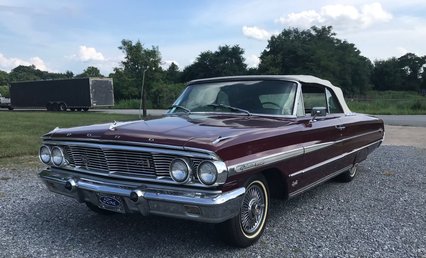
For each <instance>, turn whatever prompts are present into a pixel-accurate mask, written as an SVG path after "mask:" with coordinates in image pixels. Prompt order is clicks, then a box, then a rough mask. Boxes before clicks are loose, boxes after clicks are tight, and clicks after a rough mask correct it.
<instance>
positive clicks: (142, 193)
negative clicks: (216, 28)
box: [40, 75, 384, 247]
mask: <svg viewBox="0 0 426 258" xmlns="http://www.w3.org/2000/svg"><path fill="white" fill-rule="evenodd" d="M383 137H384V127H383V121H382V120H380V119H378V118H375V117H371V116H367V115H363V114H355V113H352V112H351V111H350V110H349V108H348V106H347V105H346V103H345V100H344V98H343V94H342V91H341V90H340V88H338V87H335V86H333V85H332V84H331V83H330V82H329V81H326V80H321V79H319V78H316V77H313V76H307V75H288V76H236V77H221V78H210V79H203V80H195V81H191V82H189V83H188V85H187V88H186V89H185V90H184V91H183V93H182V94H181V95H180V97H179V98H178V99H177V100H176V101H175V103H174V104H173V106H172V107H171V108H170V109H169V110H168V112H167V113H166V115H165V117H163V118H160V119H155V120H149V121H132V122H122V123H120V122H113V123H109V124H100V125H93V126H84V127H76V128H69V129H59V128H56V129H54V130H53V131H51V132H50V133H48V134H46V135H44V136H43V145H42V146H41V148H40V160H41V161H42V162H43V163H44V164H46V165H48V168H46V169H45V170H43V171H42V172H41V173H40V177H41V179H42V180H43V181H44V183H45V184H46V185H47V187H48V188H49V190H51V191H52V192H55V193H59V194H63V195H67V196H69V197H72V198H74V199H76V200H78V201H79V202H81V203H85V204H86V205H87V206H88V207H89V208H90V209H91V210H93V211H95V212H97V213H102V214H114V213H116V212H118V213H132V212H133V213H134V212H136V213H140V214H142V215H149V214H155V215H164V216H169V217H175V218H182V219H189V220H194V221H202V222H208V223H216V224H217V227H218V229H219V232H221V234H222V236H223V238H224V240H225V241H226V242H228V243H230V244H233V245H237V246H241V247H245V246H249V245H251V244H253V243H254V242H255V241H257V240H258V239H259V237H260V236H261V235H262V232H263V230H264V228H265V223H266V221H267V218H268V212H269V209H270V207H269V206H270V202H269V200H270V198H271V197H283V198H291V197H294V196H296V195H298V194H300V193H302V192H304V191H306V190H308V189H310V188H312V187H314V186H316V185H318V184H320V183H322V182H324V181H326V180H328V179H331V178H334V177H336V178H337V179H339V180H341V181H343V182H349V181H351V180H352V179H353V178H354V177H355V175H356V172H357V166H358V164H359V163H360V162H361V161H363V160H365V159H366V158H367V156H368V154H370V153H371V152H372V151H373V150H374V149H376V148H377V147H379V145H380V144H381V143H382V141H383Z"/></svg>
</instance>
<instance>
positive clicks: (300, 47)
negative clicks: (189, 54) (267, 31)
mask: <svg viewBox="0 0 426 258" xmlns="http://www.w3.org/2000/svg"><path fill="white" fill-rule="evenodd" d="M118 48H119V49H120V50H121V51H122V52H123V54H124V56H125V57H124V60H123V61H122V62H121V64H120V66H119V67H115V68H114V70H113V72H112V73H110V74H109V75H108V77H111V78H113V81H114V93H115V98H116V100H118V101H120V100H126V99H139V98H140V97H141V86H142V80H143V79H145V80H144V81H145V84H144V89H143V92H142V95H143V99H144V100H145V101H144V102H143V103H144V105H147V106H148V107H151V108H165V107H167V106H168V105H170V104H171V103H172V102H173V100H174V99H175V98H176V97H177V96H178V95H179V93H180V92H181V90H182V89H183V88H184V83H185V82H188V81H190V80H194V79H200V78H207V77H216V76H233V75H247V74H248V75H256V74H258V75H265V74H272V75H274V74H310V75H314V76H317V77H320V78H324V79H327V80H329V81H331V82H332V83H333V84H335V85H338V86H340V87H341V88H342V89H343V91H344V93H345V94H346V95H347V96H355V95H362V94H365V93H366V91H367V90H370V89H375V90H381V91H382V90H396V91H399V90H410V91H420V90H422V89H423V90H424V89H426V71H425V70H426V69H424V67H426V56H417V55H415V54H413V53H408V54H405V55H403V56H401V57H399V58H397V57H391V58H389V59H386V60H375V61H373V62H372V61H371V60H369V59H368V58H366V57H364V56H362V55H361V53H360V51H359V50H358V49H357V48H356V46H355V45H354V44H352V43H349V42H347V41H346V40H341V39H339V38H337V37H336V34H335V33H334V32H333V28H332V27H331V26H323V27H315V26H314V27H311V28H310V29H306V30H300V29H297V28H288V29H284V30H283V31H282V32H281V33H280V34H278V35H274V36H272V37H271V38H270V39H269V41H268V44H267V46H266V48H265V49H264V50H263V52H262V53H261V55H260V60H259V61H260V62H259V65H258V67H256V68H248V67H247V64H246V63H245V59H244V49H242V48H241V47H240V46H239V45H234V46H229V45H224V46H219V47H218V49H217V50H216V51H204V52H201V53H200V54H199V55H198V56H197V58H196V60H195V61H194V62H193V63H192V64H190V65H188V66H186V67H184V68H183V69H180V68H179V67H178V66H177V65H176V64H175V63H172V64H171V65H170V66H169V67H168V68H167V69H164V68H162V66H161V64H162V60H161V53H160V50H159V48H158V47H156V46H153V47H151V48H146V47H144V45H143V44H142V43H141V42H140V41H139V40H138V41H136V42H133V41H131V40H127V39H123V40H122V41H121V45H120V46H119V47H118ZM103 76H104V75H102V74H101V73H100V71H99V69H98V68H96V67H93V66H89V67H87V69H85V70H84V71H83V73H81V74H77V75H74V74H73V73H72V72H71V71H66V72H65V73H50V72H46V71H40V70H38V69H36V68H35V67H34V66H18V67H16V68H14V69H12V71H11V72H10V73H7V72H4V71H0V85H7V84H8V83H9V82H12V81H22V80H45V79H63V78H81V77H103ZM144 76H145V78H144ZM2 91H3V92H2ZM0 93H3V95H5V94H4V93H6V95H7V92H6V90H5V89H4V87H0Z"/></svg>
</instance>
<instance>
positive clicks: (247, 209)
mask: <svg viewBox="0 0 426 258" xmlns="http://www.w3.org/2000/svg"><path fill="white" fill-rule="evenodd" d="M265 203H266V201H265V194H264V192H263V189H262V188H261V187H260V186H259V185H257V184H253V185H251V186H250V187H249V189H248V190H247V193H246V195H245V197H244V200H243V205H242V207H241V226H242V229H243V231H244V232H245V233H246V234H248V235H251V234H254V233H255V232H256V231H257V230H258V229H259V226H260V225H261V223H262V221H263V217H264V216H265Z"/></svg>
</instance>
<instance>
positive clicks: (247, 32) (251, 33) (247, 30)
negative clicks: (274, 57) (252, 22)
mask: <svg viewBox="0 0 426 258" xmlns="http://www.w3.org/2000/svg"><path fill="white" fill-rule="evenodd" d="M243 34H244V36H246V37H248V38H253V39H258V40H268V39H269V38H270V37H271V36H272V33H270V32H268V31H266V30H264V29H261V28H258V27H256V26H254V27H248V26H243Z"/></svg>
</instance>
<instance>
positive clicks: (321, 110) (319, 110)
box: [309, 107, 327, 125]
mask: <svg viewBox="0 0 426 258" xmlns="http://www.w3.org/2000/svg"><path fill="white" fill-rule="evenodd" d="M326 115H327V108H325V107H313V108H312V110H311V116H312V118H311V120H309V125H312V123H313V122H314V121H315V118H317V116H326Z"/></svg>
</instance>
